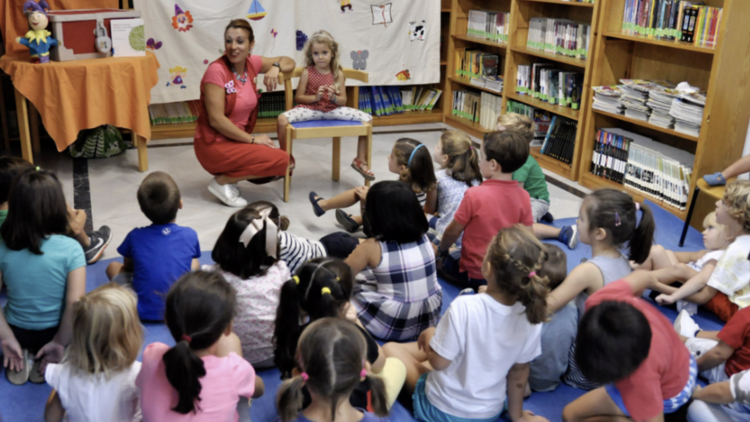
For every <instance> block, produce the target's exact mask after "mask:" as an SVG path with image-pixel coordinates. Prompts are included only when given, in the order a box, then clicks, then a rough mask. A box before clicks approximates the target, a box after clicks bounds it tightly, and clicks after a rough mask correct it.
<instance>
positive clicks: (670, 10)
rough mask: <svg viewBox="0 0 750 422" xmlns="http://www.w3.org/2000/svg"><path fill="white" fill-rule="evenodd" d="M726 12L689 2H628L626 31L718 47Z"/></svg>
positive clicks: (679, 0) (672, 0) (624, 14)
mask: <svg viewBox="0 0 750 422" xmlns="http://www.w3.org/2000/svg"><path fill="white" fill-rule="evenodd" d="M722 13H723V9H722V8H720V7H709V6H703V2H696V1H685V0H625V9H624V11H623V17H622V31H623V32H624V33H625V34H628V35H640V36H643V37H647V38H649V39H657V40H677V41H683V42H688V43H692V44H694V45H698V46H703V47H715V46H716V41H717V40H716V38H717V33H718V30H719V25H720V24H721V18H722Z"/></svg>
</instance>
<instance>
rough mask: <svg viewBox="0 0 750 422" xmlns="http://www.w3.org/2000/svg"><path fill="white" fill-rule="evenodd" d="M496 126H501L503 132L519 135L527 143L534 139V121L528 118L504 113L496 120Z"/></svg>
mask: <svg viewBox="0 0 750 422" xmlns="http://www.w3.org/2000/svg"><path fill="white" fill-rule="evenodd" d="M497 124H498V125H500V126H503V127H504V128H505V130H512V131H514V132H518V133H520V134H521V135H522V136H523V137H524V138H526V140H528V141H529V142H531V141H532V140H533V139H534V121H533V120H531V117H529V116H524V115H523V114H518V113H505V114H502V115H500V117H498V118H497Z"/></svg>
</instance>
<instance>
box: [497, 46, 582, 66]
mask: <svg viewBox="0 0 750 422" xmlns="http://www.w3.org/2000/svg"><path fill="white" fill-rule="evenodd" d="M510 49H511V50H512V51H515V52H516V53H521V54H528V55H529V56H534V57H539V58H541V59H547V60H552V61H556V62H558V63H563V64H567V65H571V66H576V67H581V68H586V63H588V62H587V61H586V60H581V59H574V58H572V57H568V56H563V55H562V54H550V53H545V52H544V51H541V50H533V49H529V48H526V47H511V48H510Z"/></svg>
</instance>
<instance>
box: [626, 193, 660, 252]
mask: <svg viewBox="0 0 750 422" xmlns="http://www.w3.org/2000/svg"><path fill="white" fill-rule="evenodd" d="M638 208H640V209H641V222H640V223H639V224H638V227H636V228H635V232H634V233H633V237H632V238H630V242H628V245H629V246H630V257H629V258H630V260H631V261H635V262H636V263H638V264H643V263H644V262H645V261H646V259H648V254H649V253H650V252H651V245H652V244H653V243H654V230H655V229H656V222H655V221H654V214H653V212H651V208H649V206H648V205H646V204H640V205H639V204H638V203H636V210H637V209H638Z"/></svg>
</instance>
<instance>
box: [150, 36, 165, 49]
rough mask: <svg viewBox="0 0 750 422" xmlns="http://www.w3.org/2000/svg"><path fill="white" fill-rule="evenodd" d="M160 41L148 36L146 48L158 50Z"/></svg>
mask: <svg viewBox="0 0 750 422" xmlns="http://www.w3.org/2000/svg"><path fill="white" fill-rule="evenodd" d="M161 45H162V42H161V41H159V42H155V41H154V39H153V38H149V39H148V41H146V48H148V49H149V50H158V49H160V48H161Z"/></svg>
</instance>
